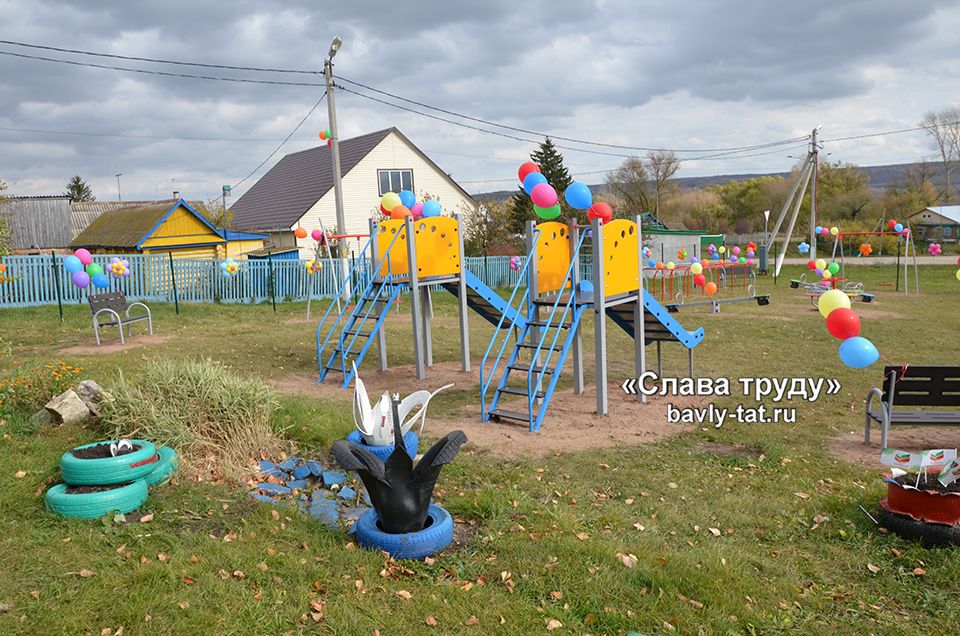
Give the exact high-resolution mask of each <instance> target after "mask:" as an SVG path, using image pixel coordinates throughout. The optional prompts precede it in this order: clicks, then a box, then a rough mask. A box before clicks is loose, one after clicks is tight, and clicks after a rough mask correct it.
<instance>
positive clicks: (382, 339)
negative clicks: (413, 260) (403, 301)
mask: <svg viewBox="0 0 960 636" xmlns="http://www.w3.org/2000/svg"><path fill="white" fill-rule="evenodd" d="M369 224H370V264H371V266H372V267H373V269H372V270H371V272H372V273H371V279H370V280H376V279H377V276H378V275H379V273H380V259H379V257H380V252H379V250H378V249H377V234H378V231H377V228H378V227H379V225H378V224H377V222H376V220H374V219H370V221H369ZM337 302H338V303H339V302H340V297H339V296H337ZM389 302H390V296H389V295H387V298H386V300H383V301H380V302H378V303H377V305H378V306H377V307H376V308H375V309H376V310H377V311H378V312H379V311H383V310H384V307H383V305H382V304H380V303H389ZM377 358H378V359H379V362H380V370H381V371H386V370H387V328H386V325H381V326H380V328H379V329H377Z"/></svg>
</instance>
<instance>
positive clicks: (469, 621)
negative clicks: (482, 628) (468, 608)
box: [463, 615, 480, 625]
mask: <svg viewBox="0 0 960 636" xmlns="http://www.w3.org/2000/svg"><path fill="white" fill-rule="evenodd" d="M479 622H480V619H479V618H477V617H476V616H473V615H471V616H470V618H468V619H467V620H465V621H463V624H464V625H476V624H477V623H479Z"/></svg>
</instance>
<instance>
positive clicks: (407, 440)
mask: <svg viewBox="0 0 960 636" xmlns="http://www.w3.org/2000/svg"><path fill="white" fill-rule="evenodd" d="M347 441H348V442H350V443H351V444H354V445H356V446H359V447H360V448H364V449H366V450H368V451H370V452H371V453H373V454H374V455H375V456H376V457H377V458H378V459H380V460H381V461H384V462H385V461H387V458H388V457H390V455H391V453H393V447H394V446H395V444H387V445H386V446H371V445H369V444H367V443H366V442H365V441H363V435H362V434H361V433H360V431H358V430H356V429H354V430H353V431H352V432H351V433H350V434H349V435H347ZM403 446H404V448H406V449H407V455H409V456H410V459H415V458H416V456H417V451H418V450H419V448H420V440H419V439H418V438H417V434H416V433H414V432H413V431H407V434H406V435H404V436H403Z"/></svg>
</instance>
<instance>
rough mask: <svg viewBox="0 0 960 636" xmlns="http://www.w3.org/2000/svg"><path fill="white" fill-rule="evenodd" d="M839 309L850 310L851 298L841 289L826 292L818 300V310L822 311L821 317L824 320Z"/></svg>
mask: <svg viewBox="0 0 960 636" xmlns="http://www.w3.org/2000/svg"><path fill="white" fill-rule="evenodd" d="M839 307H842V308H844V309H850V297H849V296H847V295H846V294H845V293H843V292H842V291H840V290H839V289H831V290H830V291H826V292H824V293H822V294H821V295H820V298H819V299H818V300H817V309H819V310H820V315H821V316H823V317H824V318H826V317H828V316H829V315H830V312H831V311H833V310H834V309H837V308H839Z"/></svg>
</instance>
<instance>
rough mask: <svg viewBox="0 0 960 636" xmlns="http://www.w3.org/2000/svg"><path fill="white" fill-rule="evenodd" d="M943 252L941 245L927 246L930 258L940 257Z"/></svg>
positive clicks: (932, 244)
mask: <svg viewBox="0 0 960 636" xmlns="http://www.w3.org/2000/svg"><path fill="white" fill-rule="evenodd" d="M942 251H943V248H941V247H940V244H939V243H931V244H930V245H928V246H927V254H929V255H930V256H940V253H941V252H942Z"/></svg>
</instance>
